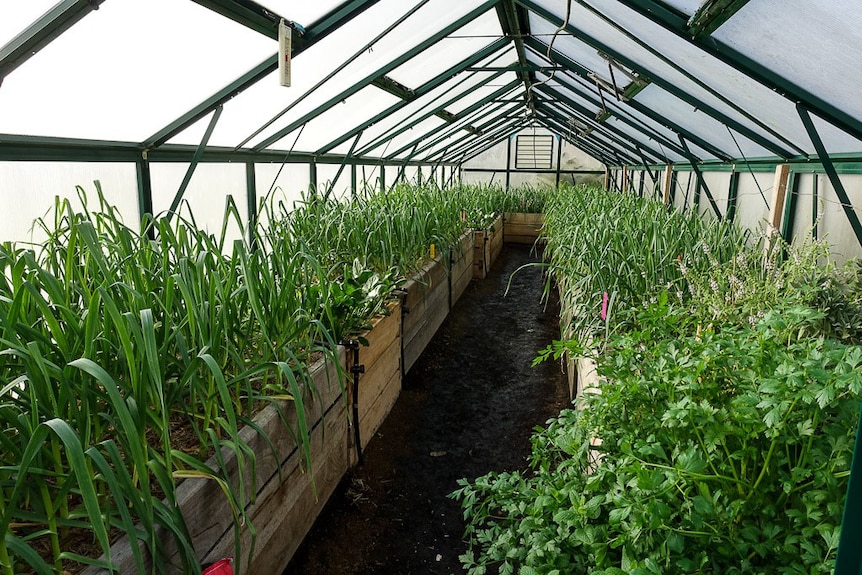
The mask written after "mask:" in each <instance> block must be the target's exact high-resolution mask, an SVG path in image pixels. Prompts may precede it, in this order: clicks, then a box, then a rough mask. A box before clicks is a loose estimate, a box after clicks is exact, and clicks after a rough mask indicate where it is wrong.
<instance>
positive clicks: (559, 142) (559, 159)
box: [554, 134, 563, 188]
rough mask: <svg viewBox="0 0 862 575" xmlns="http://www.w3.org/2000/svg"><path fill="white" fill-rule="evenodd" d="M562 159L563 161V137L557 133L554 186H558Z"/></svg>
mask: <svg viewBox="0 0 862 575" xmlns="http://www.w3.org/2000/svg"><path fill="white" fill-rule="evenodd" d="M562 161H563V138H561V137H560V136H559V134H558V135H557V179H556V183H555V184H554V187H556V188H559V187H560V170H561V169H562V165H561V164H562Z"/></svg>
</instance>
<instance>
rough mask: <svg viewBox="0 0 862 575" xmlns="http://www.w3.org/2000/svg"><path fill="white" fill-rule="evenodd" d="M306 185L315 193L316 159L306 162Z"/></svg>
mask: <svg viewBox="0 0 862 575" xmlns="http://www.w3.org/2000/svg"><path fill="white" fill-rule="evenodd" d="M308 185H309V186H310V187H311V188H312V189H313V190H314V193H315V194H317V161H316V160H311V161H310V162H309V163H308Z"/></svg>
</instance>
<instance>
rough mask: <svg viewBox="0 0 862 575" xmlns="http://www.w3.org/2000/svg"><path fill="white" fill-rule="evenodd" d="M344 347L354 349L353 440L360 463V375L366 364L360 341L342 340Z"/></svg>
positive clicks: (351, 371) (362, 460)
mask: <svg viewBox="0 0 862 575" xmlns="http://www.w3.org/2000/svg"><path fill="white" fill-rule="evenodd" d="M342 344H343V345H344V347H346V348H348V349H351V350H353V365H352V366H351V367H350V373H352V374H353V400H352V402H351V403H352V405H351V408H352V412H353V415H352V417H353V441H354V443H355V445H356V461H357V463H358V464H359V465H362V464H363V463H364V461H365V460H364V458H363V456H362V437H361V435H360V432H359V376H360V375H361V374H363V373H365V366H364V365H362V364H361V363H359V342H358V341H356V340H352V339H350V340H347V341H344V342H342Z"/></svg>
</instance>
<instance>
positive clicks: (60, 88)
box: [0, 0, 276, 141]
mask: <svg viewBox="0 0 862 575" xmlns="http://www.w3.org/2000/svg"><path fill="white" fill-rule="evenodd" d="M165 14H170V17H169V18H166V17H165ZM214 39H217V40H218V41H213V40H214ZM275 48H276V46H275V42H274V41H272V40H271V39H269V38H265V37H263V36H261V35H260V34H258V33H256V32H253V31H251V30H249V29H248V28H246V27H245V26H242V25H240V24H237V23H235V22H233V21H231V20H229V19H227V18H224V17H222V16H220V15H218V14H216V13H215V12H213V11H211V10H207V9H206V8H204V7H202V6H200V5H198V4H195V3H194V2H176V1H172V0H151V1H149V2H105V3H104V4H102V5H101V7H100V8H99V10H97V11H94V12H92V13H90V14H88V15H87V16H86V17H85V18H83V19H82V20H81V21H79V22H78V23H77V24H75V25H74V26H72V27H71V28H70V29H69V30H67V31H66V32H65V33H63V34H62V35H61V36H60V37H58V38H57V39H55V40H54V41H53V42H51V43H50V44H49V45H47V46H46V47H45V48H44V49H42V50H41V51H39V52H38V53H36V54H35V55H34V56H33V57H32V58H31V59H30V60H28V61H27V62H26V63H25V65H23V66H21V67H19V68H18V69H16V70H15V71H14V72H12V74H10V75H9V76H8V77H7V78H6V79H5V80H4V81H3V88H2V89H0V133H13V134H28V135H42V136H65V137H74V138H92V139H102V140H125V141H141V140H144V139H145V138H147V137H149V136H150V135H152V134H153V133H154V132H156V131H157V130H159V129H161V128H162V127H163V126H165V125H166V124H168V123H170V122H171V121H173V120H174V119H175V118H177V117H178V116H180V115H181V114H182V113H184V112H186V111H187V110H188V109H190V108H191V107H193V106H194V105H196V104H198V103H199V102H201V101H202V100H203V99H205V98H206V97H208V96H210V95H211V94H212V93H214V92H215V91H217V90H219V89H220V88H222V87H223V86H225V85H226V84H227V83H228V82H230V81H231V80H233V79H234V78H236V77H237V76H239V75H240V74H242V73H244V72H246V71H247V70H248V68H249V67H250V63H252V64H254V63H257V62H260V61H262V60H263V59H264V58H265V57H267V56H270V55H272V54H274V53H275Z"/></svg>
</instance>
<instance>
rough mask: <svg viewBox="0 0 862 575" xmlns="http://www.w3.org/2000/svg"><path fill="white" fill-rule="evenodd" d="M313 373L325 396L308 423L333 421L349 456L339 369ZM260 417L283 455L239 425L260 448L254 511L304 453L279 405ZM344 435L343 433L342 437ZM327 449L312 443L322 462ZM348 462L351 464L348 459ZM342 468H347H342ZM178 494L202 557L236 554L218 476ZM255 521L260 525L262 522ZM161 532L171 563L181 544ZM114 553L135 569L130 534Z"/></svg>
mask: <svg viewBox="0 0 862 575" xmlns="http://www.w3.org/2000/svg"><path fill="white" fill-rule="evenodd" d="M338 358H339V361H341V362H343V361H344V360H345V350H344V348H339V354H338ZM313 374H314V381H315V384H316V385H317V387H318V388H319V391H320V397H319V398H318V399H312V397H309V398H308V403H307V404H306V414H307V417H308V421H309V425H310V426H311V427H312V428H315V425H316V428H317V429H321V433H322V429H323V427H324V423H315V422H325V425H327V426H330V427H331V430H330V431H329V432H328V435H329V436H330V440H331V441H341V442H342V443H343V444H344V446H345V449H344V453H342V454H340V455H339V459H340V460H343V461H345V462H346V460H347V453H346V441H347V425H346V422H347V420H346V412H344V411H343V410H344V409H346V408H345V407H344V402H343V400H342V399H341V389H342V388H341V384H340V383H339V381H338V379H337V371H336V369H335V366H334V365H333V364H332V363H331V362H330V363H328V364H324V363H323V362H322V361H321V362H320V363H319V364H317V365H316V366H314V369H313ZM280 406H281V407H282V408H283V409H284V414H285V419H286V420H287V422H288V425H289V426H295V425H296V415H295V412H294V410H293V409H292V405H291V404H287V403H286V402H280ZM330 408H332V409H330ZM327 410H330V413H328V414H327V415H326V417H324V415H323V414H324V413H326V411H327ZM342 412H343V413H344V414H345V415H344V417H341V416H339V415H338V414H339V413H342ZM255 422H256V423H257V424H258V425H259V426H260V427H261V428H262V429H263V431H264V432H265V433H266V434H267V435H268V437H269V439H270V441H272V443H273V444H274V445H275V448H276V452H277V453H278V459H276V457H275V456H274V455H273V453H272V450H271V449H270V447H269V444H268V443H267V442H266V441H265V440H264V439H263V438H262V437H261V436H259V435H258V434H257V432H256V431H255V430H253V429H252V428H250V427H246V428H244V429H242V430H241V431H240V436H241V437H242V438H243V440H244V441H246V442H247V443H248V444H249V446H251V447H252V448H253V449H254V451H255V454H256V472H257V474H256V481H255V482H254V483H253V482H252V478H251V472H250V471H246V473H245V475H244V477H243V483H244V485H245V489H246V492H248V491H249V490H253V491H254V492H255V493H256V494H257V500H256V503H255V504H254V505H248V506H247V507H246V509H247V510H249V513H251V512H252V510H253V509H255V508H256V507H260V506H267V505H268V503H266V500H267V495H268V493H270V492H271V491H272V490H273V489H274V488H275V486H276V485H278V484H280V483H281V482H279V481H278V465H279V463H281V472H282V477H285V476H288V475H290V474H292V473H296V472H298V471H300V470H301V467H302V463H301V461H302V459H303V457H302V454H301V453H300V452H299V451H298V450H297V449H296V443H295V442H294V440H293V437H292V435H291V432H290V429H289V428H288V427H286V426H285V425H284V422H283V421H282V418H281V417H280V416H279V413H278V409H277V407H276V406H275V405H270V406H268V407H266V408H265V409H264V410H263V411H261V413H259V414H258V415H257V416H256V417H255ZM315 433H316V431H313V432H312V433H311V435H312V439H313V438H314V436H315ZM339 438H341V439H340V440H339ZM315 450H316V451H315ZM323 453H324V454H323V455H321V452H320V450H319V449H318V448H316V447H314V444H313V457H315V458H316V459H318V460H320V461H321V464H324V463H326V462H325V461H323V460H325V458H326V457H327V455H326V453H328V452H327V451H326V449H324V450H323ZM222 456H223V458H224V461H225V465H226V467H227V469H228V473H227V474H228V481H229V482H230V483H231V484H233V485H237V483H238V481H239V469H238V467H237V463H236V456H235V454H234V453H233V452H232V451H229V450H227V449H225V450H223V452H222ZM207 463H208V465H210V467H212V468H215V467H216V464H215V459H214V458H212V459H210V460H209V461H208V462H207ZM343 467H344V470H346V464H345V465H344V466H343ZM303 473H304V474H305V475H306V476H307V475H308V474H307V473H305V472H303ZM341 473H342V474H343V471H342V472H341ZM336 483H337V481H336ZM286 488H288V489H290V488H292V487H290V486H289V485H286ZM177 500H178V502H179V506H180V509H181V510H182V513H183V517H184V518H185V520H186V523H187V524H188V528H189V533H190V535H191V537H192V543H193V545H194V548H195V550H196V552H197V555H198V556H199V557H207V556H213V557H215V556H217V555H218V554H219V553H221V551H220V550H221V549H222V548H225V546H229V547H230V552H229V553H227V554H229V555H233V513H232V512H231V509H230V506H229V505H228V503H227V500H226V499H225V496H224V494H223V493H222V492H221V489H220V488H219V487H218V485H217V484H216V483H215V482H214V481H211V480H204V479H187V480H185V481H183V483H182V484H180V486H179V487H178V488H177ZM315 517H316V516H315ZM313 520H314V518H311V519H310V521H312V522H313ZM255 526H256V527H259V525H255ZM309 526H310V525H309ZM159 536H160V538H162V540H163V541H164V543H165V549H166V552H165V554H164V556H163V557H160V558H159V562H160V563H163V564H165V565H170V564H171V563H174V562H175V561H176V556H177V552H176V545H175V543H174V541H173V538H172V537H171V536H170V535H169V534H167V533H165V532H164V531H160V534H159ZM246 549H248V547H246ZM273 552H274V553H275V554H277V555H280V554H281V551H280V550H279V549H272V548H269V549H267V548H266V547H260V546H258V547H257V549H256V551H255V554H256V556H259V555H260V554H261V553H273ZM111 554H112V559H113V560H114V561H115V563H116V565H117V566H118V568H119V571H120V572H121V573H131V572H134V571H135V568H134V559H133V556H132V554H131V552H130V548H129V541H128V539H127V538H123V539H121V540H119V541H118V542H117V543H115V544H114V545H113V546H112V547H111ZM221 556H224V555H221ZM147 561H148V562H149V561H150V560H149V558H147ZM176 572H179V571H176ZM83 573H85V574H87V575H93V574H97V573H99V574H101V573H106V572H105V571H103V570H100V569H97V568H93V567H91V568H88V569H86V570H85V571H84V572H83Z"/></svg>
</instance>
